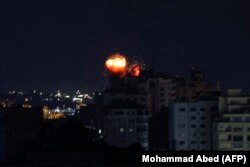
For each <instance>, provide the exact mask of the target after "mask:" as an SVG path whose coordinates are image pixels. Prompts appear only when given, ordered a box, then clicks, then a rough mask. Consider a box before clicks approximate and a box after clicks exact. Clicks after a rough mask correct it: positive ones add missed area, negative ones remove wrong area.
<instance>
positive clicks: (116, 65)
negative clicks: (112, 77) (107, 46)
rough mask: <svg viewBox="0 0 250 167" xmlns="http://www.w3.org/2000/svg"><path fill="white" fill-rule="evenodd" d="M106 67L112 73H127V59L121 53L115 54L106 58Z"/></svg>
mask: <svg viewBox="0 0 250 167" xmlns="http://www.w3.org/2000/svg"><path fill="white" fill-rule="evenodd" d="M105 64H106V68H107V70H109V72H111V73H118V74H121V73H122V74H123V73H126V66H127V60H126V58H125V56H123V55H121V54H118V53H117V54H114V55H112V56H110V57H109V58H108V59H107V60H106V63H105Z"/></svg>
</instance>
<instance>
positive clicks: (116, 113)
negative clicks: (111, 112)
mask: <svg viewBox="0 0 250 167" xmlns="http://www.w3.org/2000/svg"><path fill="white" fill-rule="evenodd" d="M115 115H124V112H123V111H116V112H115Z"/></svg>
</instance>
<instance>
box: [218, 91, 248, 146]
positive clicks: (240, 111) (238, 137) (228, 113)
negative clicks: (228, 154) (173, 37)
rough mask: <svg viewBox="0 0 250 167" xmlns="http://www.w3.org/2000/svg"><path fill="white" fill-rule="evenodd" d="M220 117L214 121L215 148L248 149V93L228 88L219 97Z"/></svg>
mask: <svg viewBox="0 0 250 167" xmlns="http://www.w3.org/2000/svg"><path fill="white" fill-rule="evenodd" d="M219 112H220V117H219V119H218V120H217V122H216V123H215V130H216V132H217V133H216V134H215V138H214V140H215V145H214V147H215V149H217V150H225V151H226V150H250V94H244V93H243V92H242V91H241V90H240V89H229V90H228V93H227V95H226V96H221V97H220V98H219Z"/></svg>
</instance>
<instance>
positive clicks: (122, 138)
mask: <svg viewBox="0 0 250 167" xmlns="http://www.w3.org/2000/svg"><path fill="white" fill-rule="evenodd" d="M117 104H118V105H117ZM104 139H105V141H106V142H107V143H108V144H109V145H114V146H117V147H123V148H125V147H129V146H131V145H132V144H135V143H140V144H141V146H142V147H143V148H144V149H145V150H147V149H148V111H147V109H145V108H143V107H141V106H138V105H136V104H134V103H127V102H126V103H123V104H121V103H115V104H114V105H110V106H109V107H108V108H107V110H106V113H105V116H104Z"/></svg>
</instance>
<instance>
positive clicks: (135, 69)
mask: <svg viewBox="0 0 250 167" xmlns="http://www.w3.org/2000/svg"><path fill="white" fill-rule="evenodd" d="M130 74H131V75H132V76H135V77H138V76H139V75H140V66H139V65H136V66H134V67H133V68H132V69H131V72H130Z"/></svg>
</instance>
